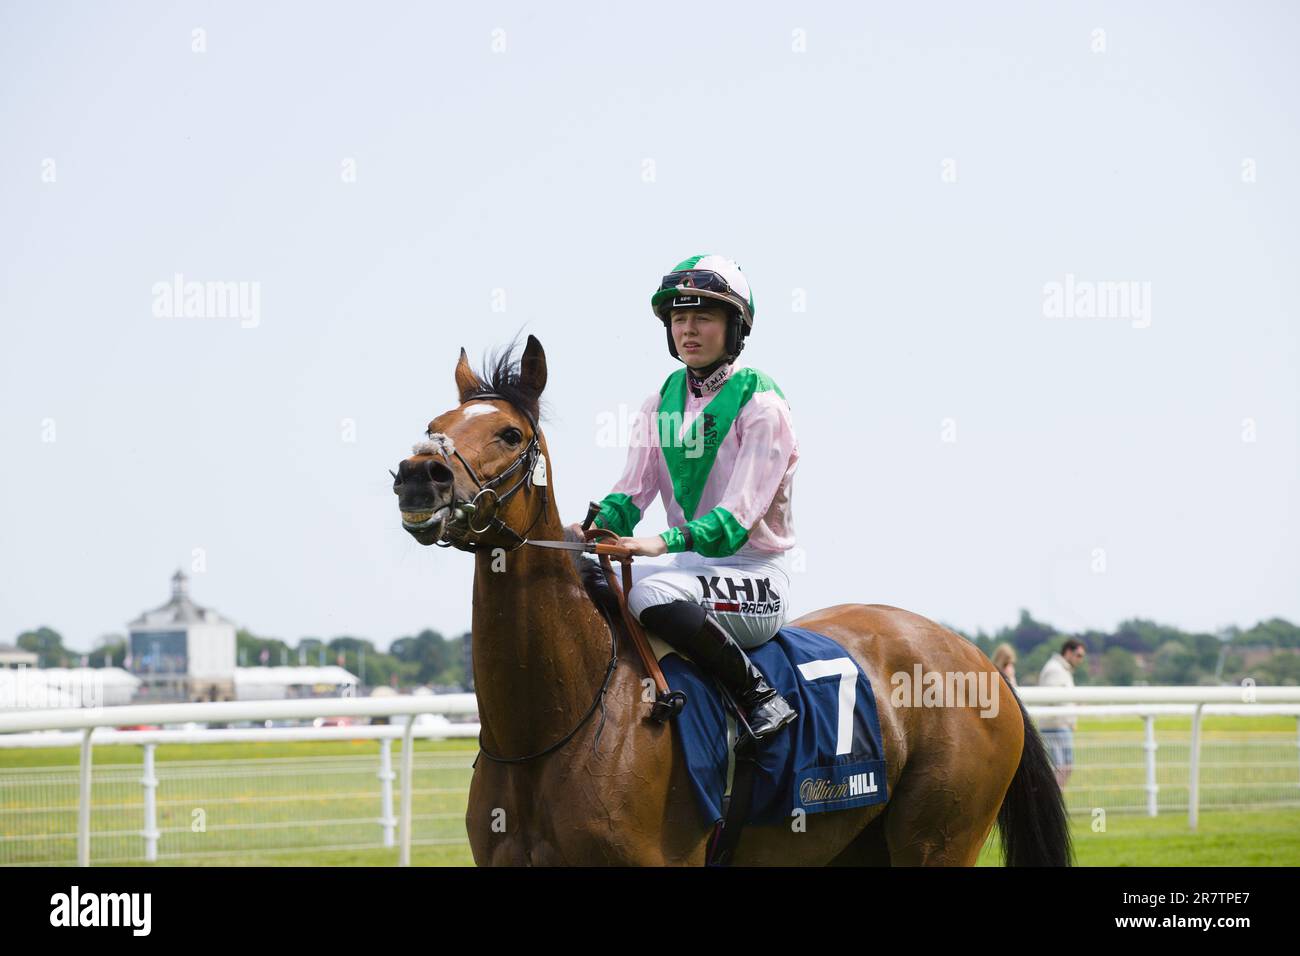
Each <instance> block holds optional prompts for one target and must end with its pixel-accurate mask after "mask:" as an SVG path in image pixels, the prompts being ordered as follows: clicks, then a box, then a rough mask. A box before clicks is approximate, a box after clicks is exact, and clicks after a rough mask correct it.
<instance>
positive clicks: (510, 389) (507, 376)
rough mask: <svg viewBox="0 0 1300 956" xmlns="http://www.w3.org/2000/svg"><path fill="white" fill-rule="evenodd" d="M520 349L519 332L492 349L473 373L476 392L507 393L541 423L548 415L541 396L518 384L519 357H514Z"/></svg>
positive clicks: (502, 394)
mask: <svg viewBox="0 0 1300 956" xmlns="http://www.w3.org/2000/svg"><path fill="white" fill-rule="evenodd" d="M518 348H519V335H518V333H516V335H515V337H514V338H512V339H511V340H510V341H509V342H507V343H506V344H505V345H504V346H502V347H501V348H498V349H493V350H492V351H491V352H490V353H489V354H488V355H487V357H486V358H485V359H484V363H483V367H482V368H481V369H480V370H479V371H477V372H474V373H473V374H474V379H475V386H474V390H473V391H474V393H475V394H486V393H489V392H495V393H496V394H498V395H501V396H504V397H505V399H506V401H508V402H510V404H511V405H515V406H518V407H519V408H522V409H525V410H526V411H527V412H528V413H529V414H531V415H532V416H533V418H534V420H535V421H537V422H541V420H542V419H543V418H545V417H546V409H545V407H544V406H543V405H542V402H541V397H540V396H538V395H534V394H533V393H532V392H531V391H528V390H527V389H525V388H523V387H522V386H521V385H520V384H519V362H520V359H519V358H518V357H516V356H515V351H516V350H517V349H518ZM473 398H474V394H470V395H467V396H466V397H465V399H464V400H465V401H470V400H472V399H473Z"/></svg>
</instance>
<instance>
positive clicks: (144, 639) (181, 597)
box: [125, 571, 235, 700]
mask: <svg viewBox="0 0 1300 956" xmlns="http://www.w3.org/2000/svg"><path fill="white" fill-rule="evenodd" d="M127 628H128V633H129V635H130V636H129V638H128V643H127V655H126V661H125V663H126V669H127V670H128V671H129V672H130V673H132V674H134V675H135V676H136V677H138V678H140V680H141V681H142V682H143V687H142V688H141V692H142V694H143V695H145V696H148V697H155V698H162V699H172V700H234V699H235V625H234V624H232V623H231V622H230V621H227V620H226V619H225V618H223V617H222V616H221V615H220V614H218V613H217V612H216V611H213V610H210V609H208V608H204V607H200V606H199V605H197V604H195V603H194V602H193V601H192V600H190V595H189V579H188V578H186V576H185V575H184V574H183V573H182V572H180V571H177V572H176V573H175V574H174V575H172V597H171V600H170V601H168V602H167V603H166V604H164V605H163V606H162V607H159V608H155V609H154V610H152V611H146V612H144V613H143V614H141V615H140V616H139V617H138V618H136V619H135V620H134V621H132V622H131V623H130V624H128V625H127Z"/></svg>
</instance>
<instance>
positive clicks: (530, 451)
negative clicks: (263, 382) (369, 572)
mask: <svg viewBox="0 0 1300 956" xmlns="http://www.w3.org/2000/svg"><path fill="white" fill-rule="evenodd" d="M482 398H499V399H501V400H502V401H503V402H506V403H507V404H509V405H510V406H511V407H512V408H515V409H517V410H518V411H520V412H522V413H523V415H524V417H525V418H527V419H528V424H529V425H531V426H532V429H533V437H532V438H531V439H530V440H529V442H528V444H527V445H526V446H525V447H524V450H523V451H522V452H520V453H519V456H518V457H517V458H515V460H514V461H513V462H512V463H511V464H510V467H509V468H507V469H506V470H505V471H503V472H501V473H500V474H499V475H497V476H496V477H495V478H491V479H489V480H488V481H487V482H483V481H481V480H480V479H479V476H478V473H477V472H476V471H474V467H473V466H472V465H471V464H470V463H469V462H467V461H466V460H465V458H464V456H463V455H461V453H460V451H459V450H458V449H457V448H455V447H454V446H453V447H452V450H451V451H450V452H448V451H447V448H446V445H445V443H439V445H438V453H439V454H440V455H441V456H442V457H443V460H445V461H446V462H447V464H448V466H450V465H451V458H452V455H454V456H455V457H456V459H457V460H458V461H460V463H461V465H462V466H463V467H464V469H465V473H466V474H468V475H469V476H470V478H472V479H473V481H474V484H475V485H477V486H478V491H477V492H476V493H475V494H474V497H473V499H472V500H470V501H468V502H465V503H463V504H460V505H457V504H456V484H455V482H454V481H453V482H452V491H451V504H450V506H449V507H450V512H451V517H450V518H449V519H448V521H447V523H446V525H445V526H444V527H443V532H442V536H441V537H440V538H439V539H438V540H437V541H435V542H434V544H436V545H438V547H440V548H450V547H455V548H457V549H458V550H461V551H473V552H478V551H482V550H483V549H484V547H485V545H484V544H483V543H482V542H480V541H468V542H467V541H459V542H458V541H455V540H453V539H452V538H451V536H450V532H451V530H452V527H453V525H454V524H455V523H456V522H457V521H458V520H459V518H460V516H462V515H463V516H464V517H465V525H466V527H467V528H468V530H469V531H470V532H472V533H473V534H487V533H488V532H489V531H504V532H505V533H506V534H508V535H510V537H512V538H514V539H515V541H516V543H515V544H514V545H513V546H511V547H509V548H506V549H505V550H507V551H517V550H518V549H519V548H522V547H523V546H524V545H526V544H528V543H529V541H528V537H527V536H528V532H529V531H532V530H533V526H534V525H536V524H537V522H538V520H539V519H540V518H541V517H542V514H543V513H544V512H545V511H546V506H547V503H548V498H547V493H548V488H549V486H548V485H546V484H538V485H536V487H537V488H539V489H540V490H541V492H542V499H541V500H542V503H541V507H540V508H538V509H537V516H536V517H534V518H533V520H532V523H530V524H529V525H528V527H527V529H525V531H524V533H523V534H522V535H521V534H519V533H518V532H517V531H515V529H514V528H511V527H510V526H509V525H508V524H506V523H505V522H504V521H502V520H501V519H500V518H499V517H497V512H498V511H499V510H500V509H501V506H502V505H504V504H505V503H506V502H507V501H509V500H510V499H511V498H512V497H513V496H514V494H515V492H517V491H518V490H519V489H520V488H522V487H524V486H525V485H527V486H529V487H533V475H534V474H535V470H536V467H537V460H538V458H539V456H540V455H541V451H542V448H541V443H540V442H539V440H538V436H539V435H540V434H541V432H540V430H539V429H538V427H537V419H536V418H534V417H533V415H532V413H531V412H530V411H529V410H528V409H526V408H521V407H520V406H519V405H516V404H515V403H514V402H512V401H511V400H510V399H509V398H507V397H506V396H504V395H500V394H498V393H496V392H480V393H479V394H477V395H470V396H468V397H466V398H465V399H464V400H463V401H462V402H461V404H462V405H463V404H465V402H471V401H474V400H475V399H482ZM427 434H429V435H430V437H432V434H433V433H427ZM520 467H522V468H523V469H524V473H523V475H521V476H520V478H519V480H518V481H516V482H515V483H514V486H513V487H512V488H511V489H510V490H509V491H507V492H506V493H505V494H504V495H502V494H498V493H497V490H496V487H497V485H499V484H500V483H501V482H503V481H504V480H505V479H507V478H509V477H510V475H512V474H513V473H514V472H515V470H516V469H518V468H520ZM485 494H490V495H492V498H493V500H494V502H495V504H494V505H493V506H492V514H491V516H490V518H489V519H488V522H487V526H486V527H483V528H476V527H474V518H475V517H476V516H477V514H478V511H479V499H480V498H482V497H483V496H484V495H485ZM597 609H598V610H599V607H598V608H597ZM601 616H602V617H605V613H604V611H603V610H602V611H601ZM606 623H608V624H609V664H608V665H607V666H606V667H605V679H604V680H603V681H601V683H600V689H599V690H598V691H596V697H595V699H594V700H592V702H591V706H590V707H588V708H587V712H586V713H585V714H583V715H582V718H581V719H580V720H579V721H578V723H577V725H576V726H575V727H574V728H573V729H572V730H570V731H569V732H568V733H567V734H565V735H564V736H563V737H561V738H560V739H559V740H557V741H556V742H555V743H553V744H551V745H550V746H549V747H547V748H545V749H544V750H539V751H537V753H533V754H527V755H526V756H523V757H501V756H498V755H497V754H494V753H492V752H491V751H490V750H488V749H487V747H485V746H483V731H482V729H480V730H479V735H478V749H479V752H480V753H481V754H483V755H484V756H486V757H487V758H488V759H489V760H493V761H495V762H497V763H524V762H526V761H529V760H535V759H536V758H538V757H544V756H546V755H547V754H549V753H552V752H553V751H556V750H559V749H560V748H561V747H563V746H564V745H565V744H567V743H568V742H569V741H570V740H572V739H573V737H574V735H575V734H577V732H578V731H579V730H581V729H582V728H583V727H584V726H585V725H586V723H587V721H588V720H590V719H591V715H592V714H594V713H595V712H596V708H597V707H599V708H600V726H599V727H597V729H596V736H595V738H594V739H593V740H592V744H591V745H592V748H593V749H595V747H596V746H597V744H599V743H600V734H601V731H602V730H604V729H605V716H606V715H605V692H606V691H607V690H608V689H609V681H610V678H612V677H613V676H614V669H615V667H616V666H617V665H618V636H617V633H616V629H615V627H614V622H613V621H610V620H609V619H608V618H606ZM477 762H478V761H477V760H476V761H475V763H477Z"/></svg>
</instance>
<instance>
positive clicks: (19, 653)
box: [0, 644, 40, 664]
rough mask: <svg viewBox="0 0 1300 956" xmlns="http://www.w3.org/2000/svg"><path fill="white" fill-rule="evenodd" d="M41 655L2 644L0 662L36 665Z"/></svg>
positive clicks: (0, 645)
mask: <svg viewBox="0 0 1300 956" xmlns="http://www.w3.org/2000/svg"><path fill="white" fill-rule="evenodd" d="M39 659H40V655H38V654H34V653H32V652H31V651H25V650H23V649H22V648H21V647H15V646H14V645H12V644H0V661H3V662H5V663H8V664H35V663H36V662H37V661H38V660H39Z"/></svg>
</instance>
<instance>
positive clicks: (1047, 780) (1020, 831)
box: [998, 682, 1074, 866]
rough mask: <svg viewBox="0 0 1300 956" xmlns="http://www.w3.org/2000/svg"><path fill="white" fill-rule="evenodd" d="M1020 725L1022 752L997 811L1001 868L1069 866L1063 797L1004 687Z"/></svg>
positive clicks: (1033, 732) (1043, 752) (1041, 749)
mask: <svg viewBox="0 0 1300 956" xmlns="http://www.w3.org/2000/svg"><path fill="white" fill-rule="evenodd" d="M1007 687H1008V688H1010V690H1011V694H1012V696H1013V697H1015V699H1016V703H1017V704H1018V705H1019V706H1020V717H1021V719H1022V720H1023V721H1024V722H1025V746H1024V749H1022V750H1021V751H1020V764H1019V766H1017V767H1016V775H1015V776H1014V777H1012V778H1011V786H1010V787H1008V788H1007V795H1006V797H1004V798H1003V800H1002V806H1001V808H1000V809H999V810H998V832H999V833H1000V834H1001V837H1002V859H1003V863H1004V865H1006V866H1070V865H1071V864H1072V863H1073V858H1074V847H1073V846H1072V844H1071V841H1070V817H1069V814H1068V813H1066V810H1065V797H1064V796H1063V795H1062V794H1061V788H1060V787H1059V786H1058V785H1057V783H1056V774H1055V772H1054V771H1053V770H1052V763H1051V761H1050V760H1049V759H1048V757H1047V751H1046V750H1045V749H1044V747H1043V741H1042V739H1041V738H1040V737H1039V736H1038V730H1037V729H1036V728H1035V727H1034V724H1033V722H1032V721H1031V720H1030V719H1029V714H1028V713H1027V712H1026V711H1025V705H1024V703H1023V702H1022V701H1021V700H1020V695H1019V694H1017V693H1016V689H1015V688H1014V687H1012V686H1011V684H1010V682H1007Z"/></svg>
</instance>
